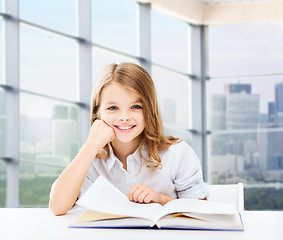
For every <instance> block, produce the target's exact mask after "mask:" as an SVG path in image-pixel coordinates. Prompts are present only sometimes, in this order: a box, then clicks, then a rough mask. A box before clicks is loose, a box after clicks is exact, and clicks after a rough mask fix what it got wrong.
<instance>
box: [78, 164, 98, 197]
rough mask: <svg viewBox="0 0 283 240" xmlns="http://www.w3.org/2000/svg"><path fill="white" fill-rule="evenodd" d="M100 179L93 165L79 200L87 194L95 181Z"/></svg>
mask: <svg viewBox="0 0 283 240" xmlns="http://www.w3.org/2000/svg"><path fill="white" fill-rule="evenodd" d="M98 177H99V174H98V172H97V171H96V170H95V168H94V166H93V165H91V167H90V169H89V171H88V173H87V175H86V177H85V180H84V182H83V185H82V187H81V190H80V193H79V196H78V199H79V198H80V197H81V196H82V195H84V194H85V192H86V191H87V190H88V188H89V187H90V186H91V185H92V184H93V183H94V181H95V180H96V179H97V178H98Z"/></svg>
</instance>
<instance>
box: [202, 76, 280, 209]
mask: <svg viewBox="0 0 283 240" xmlns="http://www.w3.org/2000/svg"><path fill="white" fill-rule="evenodd" d="M207 93H208V99H207V101H208V103H207V105H208V108H209V114H208V120H209V129H211V130H212V135H211V136H210V137H209V161H208V163H209V164H210V170H211V171H210V173H211V176H210V177H211V182H213V183H219V184H224V183H237V182H244V183H245V188H247V189H246V190H245V194H246V195H245V203H247V204H246V209H247V210H253V209H278V208H279V205H280V203H279V202H278V204H279V205H278V204H277V205H276V204H275V203H274V201H273V200H272V199H273V196H277V195H278V192H276V190H275V189H271V188H272V187H273V188H274V187H276V186H278V187H279V188H283V178H282V176H283V149H282V146H283V82H282V77H278V76H277V77H275V76H264V77H257V78H245V79H244V80H242V81H241V83H239V82H238V79H236V80H233V79H215V80H211V81H209V83H208V88H207ZM273 183H276V184H273ZM252 188H256V189H252ZM272 191H273V192H274V194H273V196H272V197H271V198H269V199H265V200H264V201H260V202H259V200H258V199H260V196H262V194H267V193H271V192H272ZM253 194H258V195H253ZM281 196H282V195H281ZM279 199H280V201H281V202H283V197H281V198H279ZM276 201H279V200H278V198H277V199H276ZM271 203H273V205H272V204H271ZM280 206H281V207H280V208H281V209H283V206H282V204H281V205H280Z"/></svg>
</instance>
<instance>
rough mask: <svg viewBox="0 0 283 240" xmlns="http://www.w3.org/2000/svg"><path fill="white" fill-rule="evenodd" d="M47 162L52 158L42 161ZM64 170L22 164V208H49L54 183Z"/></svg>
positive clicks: (20, 194) (20, 186)
mask: <svg viewBox="0 0 283 240" xmlns="http://www.w3.org/2000/svg"><path fill="white" fill-rule="evenodd" d="M42 160H44V161H46V162H48V161H50V158H46V159H42ZM62 170H63V168H60V167H57V166H48V165H46V164H43V165H41V164H30V163H26V162H21V164H20V176H19V201H20V204H19V205H20V207H48V202H49V193H50V189H51V186H52V183H53V182H54V181H55V179H56V178H57V177H58V176H59V174H60V173H61V172H62Z"/></svg>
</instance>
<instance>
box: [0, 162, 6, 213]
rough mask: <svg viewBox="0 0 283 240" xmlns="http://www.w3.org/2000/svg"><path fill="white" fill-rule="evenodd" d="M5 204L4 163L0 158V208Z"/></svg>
mask: <svg viewBox="0 0 283 240" xmlns="http://www.w3.org/2000/svg"><path fill="white" fill-rule="evenodd" d="M5 206H6V163H5V162H4V161H1V160H0V208H1V207H5Z"/></svg>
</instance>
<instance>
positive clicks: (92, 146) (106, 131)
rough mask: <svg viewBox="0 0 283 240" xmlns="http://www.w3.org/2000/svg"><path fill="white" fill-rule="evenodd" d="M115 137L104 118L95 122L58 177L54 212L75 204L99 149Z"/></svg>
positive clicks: (53, 206) (55, 187)
mask: <svg viewBox="0 0 283 240" xmlns="http://www.w3.org/2000/svg"><path fill="white" fill-rule="evenodd" d="M114 138H115V133H114V130H113V129H112V128H111V127H110V126H109V125H108V124H106V123H105V122H104V121H103V120H96V121H95V122H94V123H93V125H92V127H91V129H90V133H89V137H88V139H87V141H86V143H85V144H84V145H83V146H82V148H81V149H80V151H79V152H78V154H77V156H76V157H75V158H74V159H73V161H72V162H71V163H70V164H69V165H68V166H67V167H66V168H65V170H64V171H63V172H62V173H61V175H60V176H59V178H58V179H57V182H56V184H55V186H54V189H53V191H52V195H51V197H50V200H49V208H50V209H51V210H52V212H53V213H54V214H56V215H64V214H65V213H66V212H67V211H68V210H69V209H71V208H72V207H73V206H74V203H75V202H76V200H77V197H78V195H79V192H80V189H81V187H82V184H83V182H84V179H85V177H86V175H87V173H88V170H89V168H90V166H91V164H92V161H93V160H94V158H95V156H96V154H97V153H98V150H99V149H100V148H102V147H104V146H105V145H106V144H107V143H108V142H110V141H112V140H113V139H114Z"/></svg>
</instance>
